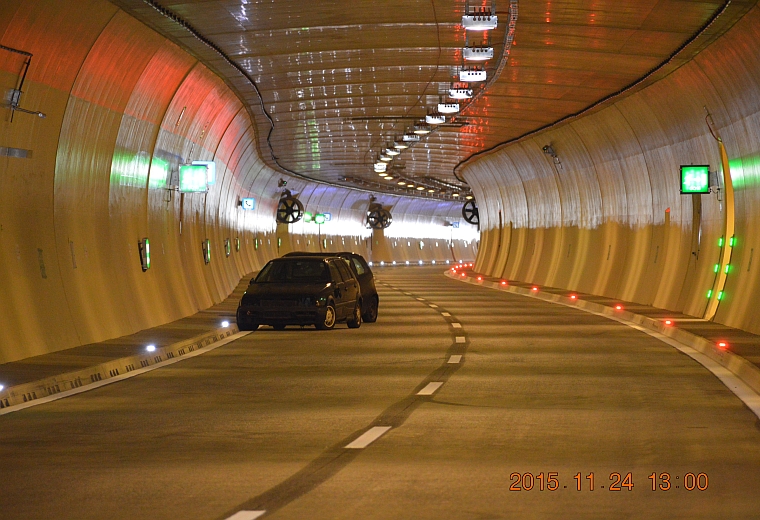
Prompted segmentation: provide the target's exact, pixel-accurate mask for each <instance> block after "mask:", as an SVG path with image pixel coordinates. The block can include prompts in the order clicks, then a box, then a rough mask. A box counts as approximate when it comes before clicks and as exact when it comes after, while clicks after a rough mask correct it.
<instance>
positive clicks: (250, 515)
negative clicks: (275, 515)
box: [227, 511, 266, 520]
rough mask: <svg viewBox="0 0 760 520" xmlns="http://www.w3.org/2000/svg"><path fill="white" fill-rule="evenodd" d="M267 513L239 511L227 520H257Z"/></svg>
mask: <svg viewBox="0 0 760 520" xmlns="http://www.w3.org/2000/svg"><path fill="white" fill-rule="evenodd" d="M264 513H266V511H238V512H237V513H235V514H234V515H232V516H231V517H229V518H227V520H255V519H256V518H258V517H260V516H261V515H263V514H264Z"/></svg>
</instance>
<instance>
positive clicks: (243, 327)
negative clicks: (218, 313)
mask: <svg viewBox="0 0 760 520" xmlns="http://www.w3.org/2000/svg"><path fill="white" fill-rule="evenodd" d="M258 328H259V326H258V324H256V323H238V330H239V331H240V332H244V331H248V330H250V331H251V332H253V331H254V330H256V329H258Z"/></svg>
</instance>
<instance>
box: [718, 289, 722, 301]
mask: <svg viewBox="0 0 760 520" xmlns="http://www.w3.org/2000/svg"><path fill="white" fill-rule="evenodd" d="M722 299H723V291H720V292H719V293H718V301H720V300H722Z"/></svg>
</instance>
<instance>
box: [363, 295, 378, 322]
mask: <svg viewBox="0 0 760 520" xmlns="http://www.w3.org/2000/svg"><path fill="white" fill-rule="evenodd" d="M377 307H378V305H377V298H372V301H370V303H369V307H368V308H367V312H365V313H364V315H363V316H362V318H364V321H365V322H367V323H375V322H376V321H377Z"/></svg>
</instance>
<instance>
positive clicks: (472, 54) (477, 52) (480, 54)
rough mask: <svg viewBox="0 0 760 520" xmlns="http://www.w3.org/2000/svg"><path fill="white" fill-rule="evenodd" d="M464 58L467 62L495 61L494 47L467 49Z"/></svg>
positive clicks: (464, 51)
mask: <svg viewBox="0 0 760 520" xmlns="http://www.w3.org/2000/svg"><path fill="white" fill-rule="evenodd" d="M462 51H463V53H462V56H463V57H464V59H465V60H466V61H487V60H491V59H493V47H465V48H464V49H462Z"/></svg>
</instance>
